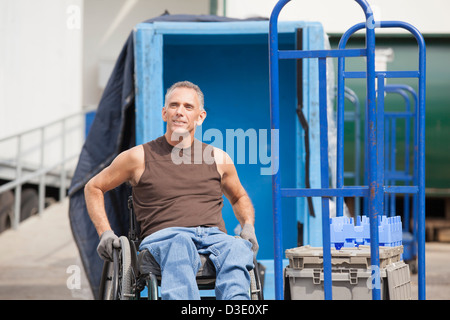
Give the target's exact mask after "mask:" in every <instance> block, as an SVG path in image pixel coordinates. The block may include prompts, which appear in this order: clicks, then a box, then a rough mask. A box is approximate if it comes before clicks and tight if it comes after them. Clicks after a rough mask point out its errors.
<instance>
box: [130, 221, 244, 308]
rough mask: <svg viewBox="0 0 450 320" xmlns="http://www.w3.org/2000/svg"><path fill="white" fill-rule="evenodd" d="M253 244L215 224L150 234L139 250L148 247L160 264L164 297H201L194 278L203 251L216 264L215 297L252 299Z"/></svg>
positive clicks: (162, 294)
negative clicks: (250, 293)
mask: <svg viewBox="0 0 450 320" xmlns="http://www.w3.org/2000/svg"><path fill="white" fill-rule="evenodd" d="M251 247H252V244H251V243H250V242H249V241H247V240H244V239H241V238H235V237H233V236H230V235H227V234H226V233H223V232H222V231H220V230H219V228H216V227H212V228H207V227H194V228H179V227H174V228H166V229H163V230H159V231H157V232H155V233H153V234H151V235H149V236H147V237H146V238H145V239H144V240H143V241H142V242H141V245H140V247H139V249H140V250H144V249H148V250H149V251H150V253H151V254H152V255H153V257H154V258H155V260H156V261H157V262H158V263H159V265H160V267H161V299H167V300H169V299H171V300H175V299H178V300H198V299H200V294H199V291H198V287H197V282H196V280H195V276H196V274H197V271H198V270H199V268H200V266H201V263H200V256H199V253H200V254H207V255H209V258H210V260H211V262H212V263H213V264H214V266H215V267H216V288H215V293H216V299H219V300H231V299H237V300H244V299H249V288H250V275H249V272H248V270H251V269H252V268H253V252H252V250H251Z"/></svg>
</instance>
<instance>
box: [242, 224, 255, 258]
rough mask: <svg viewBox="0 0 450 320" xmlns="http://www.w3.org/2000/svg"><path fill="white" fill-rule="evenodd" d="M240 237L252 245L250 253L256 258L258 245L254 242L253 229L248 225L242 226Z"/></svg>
mask: <svg viewBox="0 0 450 320" xmlns="http://www.w3.org/2000/svg"><path fill="white" fill-rule="evenodd" d="M240 236H241V238H242V239H245V240H248V241H250V242H251V243H252V245H253V246H252V251H253V253H254V255H255V256H256V254H257V253H258V250H259V245H258V241H257V240H256V234H255V227H254V226H253V225H251V224H248V223H246V224H244V227H243V228H242V231H241V234H240Z"/></svg>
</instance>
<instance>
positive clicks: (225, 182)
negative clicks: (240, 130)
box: [214, 148, 255, 226]
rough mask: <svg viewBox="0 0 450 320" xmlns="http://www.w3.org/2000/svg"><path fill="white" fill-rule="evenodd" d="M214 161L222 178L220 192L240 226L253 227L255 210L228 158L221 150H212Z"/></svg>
mask: <svg viewBox="0 0 450 320" xmlns="http://www.w3.org/2000/svg"><path fill="white" fill-rule="evenodd" d="M214 159H215V160H216V164H217V169H218V171H219V173H220V175H221V176H222V183H221V187H222V191H223V193H224V195H225V196H226V197H227V199H228V200H229V201H230V203H231V206H232V208H233V212H234V214H235V215H236V218H237V219H238V221H239V223H240V224H241V226H244V225H245V224H251V225H254V223H255V210H254V208H253V204H252V202H251V200H250V197H249V196H248V194H247V192H246V191H245V189H244V187H243V186H242V184H241V182H240V180H239V176H238V174H237V171H236V167H235V166H234V164H233V162H232V160H231V158H230V156H229V155H228V154H227V153H226V152H224V151H223V150H220V149H217V148H214Z"/></svg>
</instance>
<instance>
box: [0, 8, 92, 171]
mask: <svg viewBox="0 0 450 320" xmlns="http://www.w3.org/2000/svg"><path fill="white" fill-rule="evenodd" d="M82 11H83V0H38V1H36V0H2V1H0V39H1V41H0V139H1V138H3V137H6V136H10V135H14V134H17V133H19V132H23V131H25V130H29V129H32V128H35V127H37V126H41V125H44V124H46V123H49V122H51V121H54V120H58V119H61V118H63V117H65V116H67V115H70V114H74V113H76V112H79V111H81V110H82V45H83V43H82V26H83V23H82V22H83V21H82ZM75 121H77V120H75ZM77 123H78V124H79V123H82V122H81V121H80V119H78V121H77ZM73 125H74V121H72V120H71V121H70V122H68V126H70V127H71V126H73ZM61 130H62V128H61V126H59V127H58V126H54V127H52V128H50V129H49V130H47V132H46V133H45V139H49V138H50V137H51V136H56V139H53V140H52V141H48V142H47V143H46V150H45V153H46V156H45V159H44V161H45V164H46V165H50V164H54V163H56V162H58V161H60V160H62V158H61V157H62V153H61V151H60V148H61V139H60V137H61ZM82 138H83V136H82V130H78V131H77V132H75V131H74V132H72V133H71V134H69V135H68V136H67V137H66V146H67V147H66V150H65V154H66V155H69V154H71V153H73V152H74V150H75V152H76V150H79V149H80V148H81V143H82ZM40 139H41V133H40V132H32V133H30V134H28V135H26V136H24V137H23V140H22V148H21V149H22V153H23V152H24V151H29V150H31V151H32V152H31V153H29V154H28V156H27V157H26V159H25V162H26V163H30V164H34V165H36V164H37V165H39V164H40V161H41V158H40V150H39V149H36V148H34V151H33V145H35V144H36V143H39V141H40ZM16 145H17V143H16V141H14V140H12V141H10V142H9V143H5V142H3V143H1V144H0V158H1V159H2V160H4V159H11V158H15V156H16V154H17V148H16Z"/></svg>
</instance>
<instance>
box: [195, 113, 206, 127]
mask: <svg viewBox="0 0 450 320" xmlns="http://www.w3.org/2000/svg"><path fill="white" fill-rule="evenodd" d="M205 119H206V111H205V110H202V111H200V114H199V115H198V118H197V121H196V124H197V125H198V126H201V125H202V123H203V121H205Z"/></svg>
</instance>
